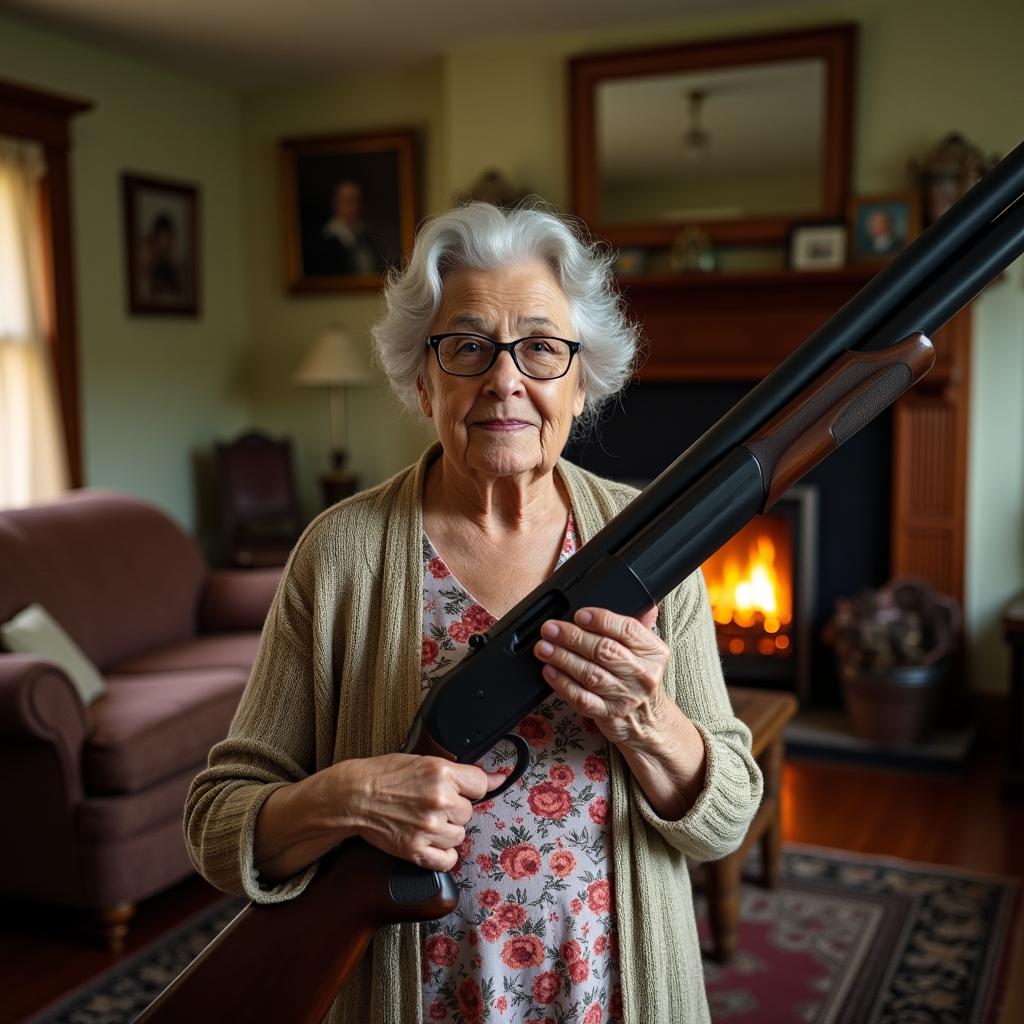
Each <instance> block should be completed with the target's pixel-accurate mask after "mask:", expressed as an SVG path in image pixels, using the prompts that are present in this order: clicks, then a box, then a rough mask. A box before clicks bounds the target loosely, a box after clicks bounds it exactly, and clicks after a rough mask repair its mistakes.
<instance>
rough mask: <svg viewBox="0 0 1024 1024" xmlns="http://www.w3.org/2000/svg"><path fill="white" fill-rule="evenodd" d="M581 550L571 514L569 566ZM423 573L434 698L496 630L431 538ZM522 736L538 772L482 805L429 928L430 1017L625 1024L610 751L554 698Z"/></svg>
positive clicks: (426, 666) (494, 766) (494, 759)
mask: <svg viewBox="0 0 1024 1024" xmlns="http://www.w3.org/2000/svg"><path fill="white" fill-rule="evenodd" d="M576 546H577V545H576V532H575V525H574V523H573V517H572V514H571V513H570V515H569V521H568V524H567V526H566V532H565V538H564V541H563V544H562V552H561V555H560V558H559V562H558V564H559V565H561V564H562V562H564V561H565V560H566V559H567V558H570V557H571V556H572V555H573V554H574V553H575V551H576ZM423 568H424V573H423V653H422V659H421V660H422V665H421V673H420V683H421V692H422V693H423V694H426V693H427V691H428V690H429V689H430V687H431V685H432V684H433V683H434V682H435V681H436V680H437V679H439V678H441V676H443V675H445V673H447V672H449V671H450V670H451V669H452V668H453V667H454V666H455V665H457V664H458V663H459V662H460V661H461V660H462V659H463V658H464V657H465V656H466V654H467V653H468V651H469V647H468V641H469V637H470V636H472V634H473V633H482V632H485V631H486V630H488V629H489V628H490V627H491V626H492V625H494V623H495V621H496V620H495V618H494V616H493V615H491V614H490V613H489V612H488V611H487V610H486V609H485V608H483V607H482V606H481V605H480V604H479V603H478V602H476V601H475V600H474V599H473V598H472V597H471V596H470V595H469V594H468V593H467V592H466V590H465V588H463V586H462V584H460V583H459V581H458V580H457V579H456V578H455V576H453V575H452V573H451V570H450V569H449V568H448V566H447V565H445V563H444V561H443V560H442V558H441V556H440V555H439V554H438V553H437V551H435V550H434V547H433V545H432V544H431V542H430V539H429V538H428V537H427V536H426V534H424V535H423ZM588 725H589V726H590V728H588ZM516 731H517V732H518V733H519V735H521V736H522V737H523V739H525V740H526V742H527V743H528V744H529V745H530V755H531V757H530V767H529V768H528V769H527V770H526V773H525V774H524V775H523V777H522V778H521V779H520V780H519V781H518V782H517V783H516V784H515V785H514V786H512V787H511V788H510V789H509V790H507V791H506V792H505V793H503V794H502V795H501V796H499V797H495V798H493V799H490V800H485V801H481V802H480V803H478V804H477V805H476V807H475V809H474V815H473V817H472V818H471V819H470V822H469V824H468V825H467V827H466V839H465V841H464V842H463V843H462V844H461V845H460V847H459V863H458V864H457V865H456V867H455V869H454V870H453V872H452V874H453V876H454V878H455V881H456V884H457V886H458V888H459V892H460V903H459V907H458V909H457V910H456V911H455V912H454V913H452V914H450V915H449V916H448V917H446V918H442V919H441V920H440V921H428V922H426V923H425V924H424V925H423V926H422V928H421V946H422V949H423V964H422V978H423V1012H424V1017H425V1019H426V1020H431V1021H441V1020H445V1021H451V1022H452V1024H476V1022H494V1021H500V1020H507V1021H518V1020H530V1021H533V1020H537V1021H542V1020H547V1019H549V1018H550V1019H553V1020H558V1021H564V1022H565V1024H598V1022H599V1024H622V994H621V988H620V986H619V964H618V958H617V956H616V955H615V951H616V949H617V943H616V942H615V941H614V939H615V907H614V896H613V894H614V888H613V884H614V880H613V874H612V870H611V868H612V863H611V831H610V829H611V826H610V817H611V789H610V785H609V782H608V771H607V766H608V745H607V741H606V740H605V738H604V737H603V736H602V735H601V733H600V732H599V731H598V730H597V729H596V728H595V727H594V726H593V723H592V722H590V721H584V720H583V719H581V718H580V716H579V715H577V714H576V713H575V712H574V711H572V709H571V708H569V707H568V706H567V705H566V704H565V703H564V702H562V701H561V700H559V699H557V698H555V697H551V698H550V699H549V700H547V701H545V702H544V703H543V704H542V705H541V706H540V707H538V708H537V709H536V710H535V711H534V712H532V713H531V714H530V715H528V716H527V717H526V718H524V719H523V721H522V722H521V723H520V724H519V726H518V727H517V729H516ZM514 758H515V753H514V751H513V750H512V748H511V747H510V746H507V745H499V746H498V747H497V748H496V749H495V750H493V751H491V753H489V754H488V755H487V756H486V757H485V758H484V760H483V762H481V763H483V764H484V765H485V766H486V767H487V768H488V769H490V770H491V771H498V772H502V773H503V774H506V775H507V774H509V772H510V771H511V770H512V766H513V764H514Z"/></svg>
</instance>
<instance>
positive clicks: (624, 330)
mask: <svg viewBox="0 0 1024 1024" xmlns="http://www.w3.org/2000/svg"><path fill="white" fill-rule="evenodd" d="M534 259H541V260H544V261H545V262H546V263H547V264H548V265H549V266H550V267H551V269H552V270H553V271H554V274H555V277H556V278H557V279H558V281H559V282H560V284H561V286H562V290H563V291H564V292H565V294H566V297H567V298H568V299H569V308H570V310H571V314H572V324H573V330H574V331H575V334H576V340H578V341H580V342H581V343H582V346H583V347H582V349H581V350H580V354H579V356H578V358H579V360H580V364H581V366H582V374H583V378H582V379H583V382H584V384H585V385H586V395H587V397H586V402H585V405H584V409H583V414H582V415H581V416H580V417H579V419H578V420H577V421H576V423H575V424H574V427H573V433H574V434H579V433H580V432H583V431H586V430H588V429H589V428H590V426H591V425H592V424H593V423H594V422H596V419H597V416H598V414H599V413H600V411H601V409H602V408H603V407H604V405H605V403H606V402H608V401H609V400H610V399H612V398H614V397H615V396H616V395H617V394H618V393H619V392H620V391H621V390H622V388H623V387H624V386H625V384H626V383H627V381H628V380H629V378H630V376H631V375H632V372H633V368H634V364H635V361H636V357H637V349H638V344H639V329H638V328H637V326H636V325H635V324H634V323H632V322H631V321H630V320H629V319H628V317H627V316H626V313H625V304H624V302H623V300H622V298H621V296H619V294H618V293H617V291H616V290H615V288H614V287H613V283H612V263H613V256H612V254H611V253H609V252H607V251H606V250H605V249H604V248H602V247H601V246H600V245H599V244H597V243H595V242H593V241H592V240H590V239H589V238H588V237H587V236H586V234H585V233H584V231H583V229H582V227H580V226H579V225H578V224H577V223H576V222H573V221H570V220H568V219H566V218H563V217H559V216H557V215H555V214H553V213H550V212H548V211H547V210H543V209H538V208H537V207H535V206H528V207H527V206H520V207H516V208H514V209H509V210H503V209H500V208H499V207H497V206H492V205H491V204H489V203H479V202H477V203H467V204H466V205H464V206H460V207H457V208H455V209H454V210H450V211H449V212H448V213H443V214H440V215H439V216H436V217H432V218H430V219H429V220H427V221H426V222H425V223H424V224H423V226H422V227H421V228H420V231H419V234H418V235H417V237H416V244H415V246H414V247H413V251H412V255H411V256H410V257H409V261H408V263H407V264H406V265H405V267H403V268H402V269H401V270H395V271H392V272H391V274H390V275H389V278H388V281H387V284H386V287H385V289H384V301H385V312H384V315H383V317H382V318H381V319H380V320H379V321H378V322H377V324H376V325H375V326H374V327H373V329H372V335H373V343H374V352H375V355H376V358H377V361H378V362H379V364H380V365H381V367H382V368H383V370H384V372H385V374H386V375H387V378H388V380H389V381H390V383H391V387H392V388H393V389H394V391H395V394H396V395H397V396H398V399H399V401H400V402H401V403H402V404H403V405H404V406H405V407H406V408H408V409H409V410H410V411H413V412H416V411H418V410H419V403H418V401H417V393H416V378H417V376H419V374H420V372H421V371H422V369H423V360H424V358H425V356H426V351H427V350H426V339H427V335H428V334H429V333H430V325H431V323H432V322H433V320H434V317H435V315H436V313H437V310H438V307H439V306H440V304H441V290H442V288H443V285H444V277H445V274H447V273H448V272H449V271H450V270H453V269H455V268H458V267H467V268H471V269H474V270H495V269H499V268H502V267H508V266H513V265H515V264H518V263H523V262H526V261H529V260H534Z"/></svg>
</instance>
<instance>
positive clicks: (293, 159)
mask: <svg viewBox="0 0 1024 1024" xmlns="http://www.w3.org/2000/svg"><path fill="white" fill-rule="evenodd" d="M416 149H417V134H416V132H415V131H413V130H409V129H407V130H401V131H390V132H373V133H366V134H362V135H332V136H315V137H306V138H288V139H283V140H282V141H281V143H280V145H279V154H280V171H281V173H280V182H281V210H282V215H283V228H284V246H285V282H286V286H287V288H288V289H289V290H290V291H292V292H338V291H349V290H352V289H375V288H379V287H380V285H381V283H382V281H383V275H384V274H385V272H386V271H387V270H389V269H390V268H391V267H394V266H397V265H398V264H399V263H401V261H402V258H403V256H405V254H406V253H408V252H409V251H410V250H411V249H412V243H413V236H414V234H415V231H416V220H417V217H418V203H417V196H418V195H419V184H418V181H417V167H416Z"/></svg>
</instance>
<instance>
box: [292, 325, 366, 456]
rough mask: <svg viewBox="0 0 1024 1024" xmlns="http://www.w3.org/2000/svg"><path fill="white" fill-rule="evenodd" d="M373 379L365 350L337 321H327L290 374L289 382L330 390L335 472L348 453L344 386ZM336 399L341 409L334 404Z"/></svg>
mask: <svg viewBox="0 0 1024 1024" xmlns="http://www.w3.org/2000/svg"><path fill="white" fill-rule="evenodd" d="M372 381H373V371H372V370H371V368H370V360H369V357H368V355H367V353H366V352H365V351H364V350H363V349H362V347H361V346H359V345H358V344H357V343H356V342H355V340H354V339H353V338H352V336H351V335H350V334H349V333H348V332H347V331H345V330H344V328H342V327H340V326H338V325H337V324H329V325H328V326H327V327H325V328H324V329H323V330H322V331H321V332H320V333H319V334H318V335H317V337H316V340H315V341H314V342H313V344H312V345H311V346H310V347H309V350H308V351H307V352H306V355H305V356H304V357H303V360H302V362H301V363H300V364H299V366H298V369H297V370H296V371H295V373H294V375H293V376H292V383H293V384H297V385H299V386H301V387H325V388H328V389H329V390H330V422H331V466H332V468H333V471H334V473H335V474H340V473H341V470H342V467H343V466H344V465H345V459H346V456H347V453H346V451H345V449H344V447H343V443H344V441H347V440H348V403H347V402H346V401H345V388H346V387H347V386H348V385H350V384H369V383H371V382H372ZM339 400H340V403H341V412H340V413H339V412H338V408H337V406H338V402H339ZM339 421H340V422H343V423H344V428H345V433H344V436H343V440H342V441H341V442H339V439H338V435H337V426H338V423H339Z"/></svg>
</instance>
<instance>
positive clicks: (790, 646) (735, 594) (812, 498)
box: [701, 484, 818, 703]
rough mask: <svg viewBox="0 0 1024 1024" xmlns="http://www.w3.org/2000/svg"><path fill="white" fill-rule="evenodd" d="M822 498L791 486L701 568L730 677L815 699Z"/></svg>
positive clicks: (807, 487) (808, 489)
mask: <svg viewBox="0 0 1024 1024" xmlns="http://www.w3.org/2000/svg"><path fill="white" fill-rule="evenodd" d="M817 540H818V491H817V488H816V487H814V486H813V485H810V484H798V485H797V486H795V487H792V488H791V489H790V490H789V491H788V492H787V493H786V494H785V495H784V496H783V497H782V498H781V499H780V500H779V501H778V502H777V503H776V504H775V506H774V507H773V508H772V509H771V510H770V511H769V512H768V513H766V514H765V515H763V516H758V517H757V518H756V519H754V520H753V521H752V522H750V523H749V524H748V525H747V526H745V527H744V528H743V529H742V530H740V532H739V533H738V534H736V536H735V537H733V538H732V540H730V541H728V542H727V543H726V544H724V545H723V546H722V547H721V548H720V549H719V550H718V551H716V552H715V554H714V555H712V556H711V558H709V559H708V560H707V561H706V562H705V563H704V564H703V565H702V566H701V569H702V570H703V573H704V579H705V582H706V583H707V588H708V599H709V601H710V602H711V612H712V615H713V617H714V620H715V634H716V637H717V640H718V652H719V654H720V655H721V657H722V665H723V669H724V671H725V674H726V677H727V678H729V679H730V680H732V681H733V682H737V683H739V682H742V683H744V684H745V685H767V686H774V687H780V688H785V689H789V690H792V691H793V692H794V693H795V694H796V695H797V697H798V698H799V699H800V701H801V703H806V702H807V701H808V700H809V699H810V695H811V644H812V637H813V630H812V628H811V623H812V620H813V617H814V610H815V607H816V603H817V602H816V594H815V592H816V588H817Z"/></svg>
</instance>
